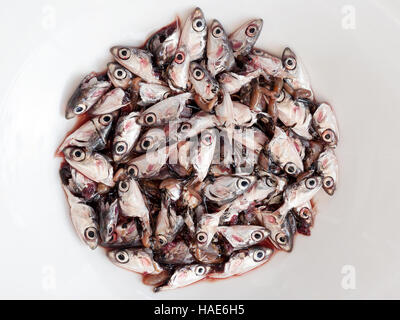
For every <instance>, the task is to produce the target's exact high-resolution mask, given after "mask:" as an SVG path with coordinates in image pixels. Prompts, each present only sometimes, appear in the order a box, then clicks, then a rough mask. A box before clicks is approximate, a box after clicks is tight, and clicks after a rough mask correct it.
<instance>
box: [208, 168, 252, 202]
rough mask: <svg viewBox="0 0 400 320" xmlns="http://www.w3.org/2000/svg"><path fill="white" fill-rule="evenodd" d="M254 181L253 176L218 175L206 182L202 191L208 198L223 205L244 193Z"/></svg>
mask: <svg viewBox="0 0 400 320" xmlns="http://www.w3.org/2000/svg"><path fill="white" fill-rule="evenodd" d="M255 181H256V177H255V176H245V177H239V176H229V175H226V176H220V177H218V178H216V179H213V180H211V181H208V182H206V183H205V186H204V187H203V190H202V191H203V194H204V196H205V197H206V198H207V199H208V200H210V201H212V202H215V203H216V204H217V205H223V204H225V203H228V202H230V201H232V200H234V199H236V198H237V197H238V196H240V195H241V194H243V193H245V192H246V191H247V190H248V189H249V188H250V187H251V186H252V185H253V184H254V182H255Z"/></svg>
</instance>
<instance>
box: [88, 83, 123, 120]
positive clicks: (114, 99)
mask: <svg viewBox="0 0 400 320" xmlns="http://www.w3.org/2000/svg"><path fill="white" fill-rule="evenodd" d="M129 103H130V101H129V98H128V97H127V95H126V93H125V91H124V90H122V89H121V88H115V89H113V90H111V91H109V92H107V93H106V94H105V95H104V96H103V97H102V98H101V99H100V100H99V102H97V103H96V104H95V105H94V106H93V108H92V109H90V113H91V114H93V115H99V114H106V113H111V112H114V111H117V110H119V109H121V108H123V107H125V106H127V105H129Z"/></svg>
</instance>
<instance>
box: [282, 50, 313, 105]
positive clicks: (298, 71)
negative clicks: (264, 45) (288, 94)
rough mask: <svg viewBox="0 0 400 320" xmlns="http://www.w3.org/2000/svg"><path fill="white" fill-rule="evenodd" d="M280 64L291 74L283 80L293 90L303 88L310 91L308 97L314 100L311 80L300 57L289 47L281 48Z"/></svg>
mask: <svg viewBox="0 0 400 320" xmlns="http://www.w3.org/2000/svg"><path fill="white" fill-rule="evenodd" d="M282 64H283V67H284V68H285V70H286V72H287V73H288V74H290V75H291V77H290V78H286V79H285V82H286V83H287V84H288V85H289V86H290V87H291V88H292V89H293V90H298V89H305V90H308V91H310V93H311V95H310V97H308V99H310V100H314V93H313V91H312V89H311V82H310V78H309V76H308V74H307V71H306V69H305V67H304V65H303V63H302V62H301V60H300V58H298V57H297V56H296V54H295V53H294V52H293V51H292V50H291V49H290V48H285V50H283V53H282Z"/></svg>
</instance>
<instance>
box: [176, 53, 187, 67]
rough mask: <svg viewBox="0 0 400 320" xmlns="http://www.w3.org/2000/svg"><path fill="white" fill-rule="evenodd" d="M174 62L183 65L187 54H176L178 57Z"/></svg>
mask: <svg viewBox="0 0 400 320" xmlns="http://www.w3.org/2000/svg"><path fill="white" fill-rule="evenodd" d="M174 61H175V62H176V63H177V64H181V63H183V62H184V61H185V53H184V52H182V51H178V52H177V53H176V55H175V59H174Z"/></svg>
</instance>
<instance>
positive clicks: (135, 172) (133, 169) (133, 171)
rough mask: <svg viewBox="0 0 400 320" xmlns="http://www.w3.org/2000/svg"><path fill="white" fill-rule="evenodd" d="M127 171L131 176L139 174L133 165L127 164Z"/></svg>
mask: <svg viewBox="0 0 400 320" xmlns="http://www.w3.org/2000/svg"><path fill="white" fill-rule="evenodd" d="M127 171H128V174H129V175H130V176H132V177H137V175H138V174H139V170H138V168H137V167H136V166H135V165H132V166H129V167H128V170H127Z"/></svg>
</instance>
